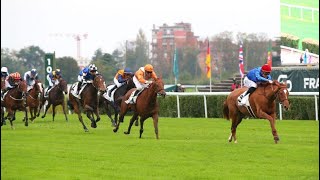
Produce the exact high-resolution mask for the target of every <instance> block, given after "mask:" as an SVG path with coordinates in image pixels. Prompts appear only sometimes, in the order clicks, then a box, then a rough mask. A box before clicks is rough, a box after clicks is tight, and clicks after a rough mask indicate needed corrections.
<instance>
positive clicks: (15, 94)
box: [1, 81, 28, 129]
mask: <svg viewBox="0 0 320 180" xmlns="http://www.w3.org/2000/svg"><path fill="white" fill-rule="evenodd" d="M26 98H27V83H26V81H19V82H18V84H17V87H15V88H12V89H10V90H8V91H7V93H6V95H5V97H4V100H3V102H2V101H1V106H2V107H5V108H6V110H7V111H8V115H7V118H8V119H9V121H10V124H11V128H12V129H14V127H13V123H12V122H13V121H14V120H15V119H16V117H15V112H16V110H20V111H24V112H25V117H24V121H25V126H28V112H27V106H26Z"/></svg>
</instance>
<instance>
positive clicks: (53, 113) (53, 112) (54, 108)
mask: <svg viewBox="0 0 320 180" xmlns="http://www.w3.org/2000/svg"><path fill="white" fill-rule="evenodd" d="M55 115H56V105H53V104H52V121H54V116H55Z"/></svg>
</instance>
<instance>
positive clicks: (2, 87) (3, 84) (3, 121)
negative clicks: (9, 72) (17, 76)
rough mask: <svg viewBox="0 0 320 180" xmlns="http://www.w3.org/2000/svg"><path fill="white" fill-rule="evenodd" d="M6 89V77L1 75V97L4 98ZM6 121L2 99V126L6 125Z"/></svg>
mask: <svg viewBox="0 0 320 180" xmlns="http://www.w3.org/2000/svg"><path fill="white" fill-rule="evenodd" d="M4 89H5V78H4V77H1V98H2V93H3V91H4ZM5 123H6V122H5V120H4V107H3V105H2V99H1V126H2V125H4V124H5Z"/></svg>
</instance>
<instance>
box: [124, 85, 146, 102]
mask: <svg viewBox="0 0 320 180" xmlns="http://www.w3.org/2000/svg"><path fill="white" fill-rule="evenodd" d="M143 90H144V88H143V89H141V90H140V91H138V92H137V90H134V91H132V93H131V95H130V97H129V98H128V99H127V100H126V101H125V103H127V104H135V103H136V102H137V97H138V96H139V94H141V92H142V91H143Z"/></svg>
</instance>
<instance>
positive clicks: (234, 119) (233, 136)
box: [228, 112, 243, 143]
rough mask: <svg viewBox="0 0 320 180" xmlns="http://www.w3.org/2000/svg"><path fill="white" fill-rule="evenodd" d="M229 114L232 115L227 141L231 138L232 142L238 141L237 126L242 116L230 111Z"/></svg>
mask: <svg viewBox="0 0 320 180" xmlns="http://www.w3.org/2000/svg"><path fill="white" fill-rule="evenodd" d="M229 114H230V115H231V117H232V123H231V134H230V136H229V139H228V140H229V142H231V141H232V139H233V140H234V143H238V141H237V136H236V133H237V127H238V125H239V124H240V123H241V121H242V118H243V117H242V116H240V115H236V114H233V113H230V112H229Z"/></svg>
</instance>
